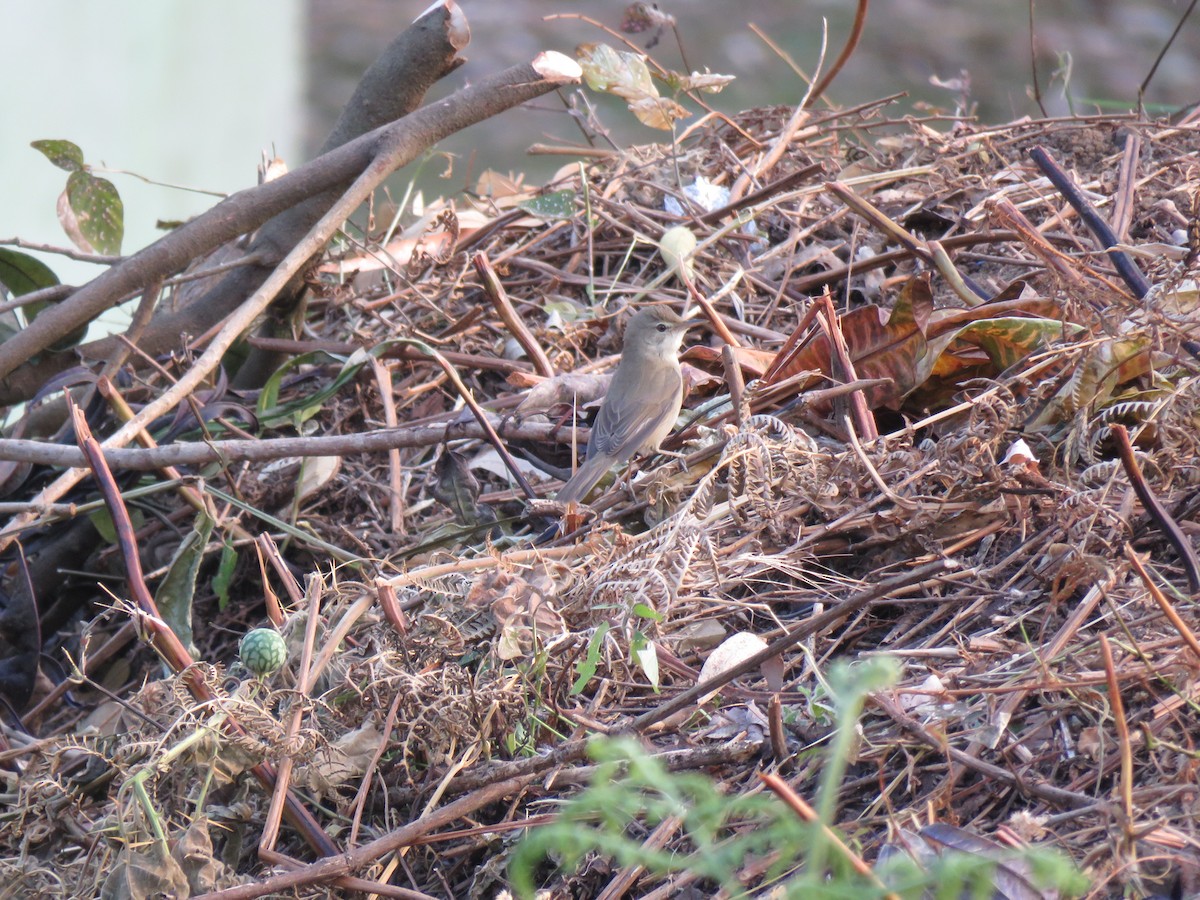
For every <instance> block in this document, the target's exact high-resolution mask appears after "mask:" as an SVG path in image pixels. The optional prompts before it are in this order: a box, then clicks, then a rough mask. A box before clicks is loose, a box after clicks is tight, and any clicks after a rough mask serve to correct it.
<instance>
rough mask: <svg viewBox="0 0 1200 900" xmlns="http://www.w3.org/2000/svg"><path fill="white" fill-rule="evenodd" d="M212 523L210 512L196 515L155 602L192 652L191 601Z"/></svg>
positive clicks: (169, 624) (159, 587)
mask: <svg viewBox="0 0 1200 900" xmlns="http://www.w3.org/2000/svg"><path fill="white" fill-rule="evenodd" d="M213 524H214V522H213V519H212V517H210V516H209V515H208V514H207V513H203V512H201V513H197V514H196V521H195V524H193V526H192V530H191V532H189V533H188V535H187V537H185V538H184V539H183V541H181V542H180V544H179V549H178V550H176V551H175V557H174V559H172V560H171V565H170V566H169V567H168V568H167V574H166V575H165V576H164V577H163V580H162V584H160V585H159V586H158V590H157V591H156V592H155V594H154V602H155V604H156V605H157V606H158V611H159V612H160V613H161V614H162V617H163V621H165V622H166V623H167V625H168V626H170V628H171V630H172V631H173V632H175V636H176V637H177V638H179V640H180V641H181V642H182V643H183V645H184V646H185V647H187V648H189V650H190V649H191V647H192V601H193V600H194V599H195V596H196V573H197V572H199V570H200V563H201V561H203V559H204V548H205V547H206V546H207V545H208V539H209V537H210V536H211V535H212V530H213Z"/></svg>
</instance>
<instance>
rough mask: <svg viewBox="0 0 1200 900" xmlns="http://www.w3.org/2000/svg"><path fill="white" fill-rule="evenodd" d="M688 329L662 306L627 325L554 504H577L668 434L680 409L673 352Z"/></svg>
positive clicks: (678, 376) (680, 381)
mask: <svg viewBox="0 0 1200 900" xmlns="http://www.w3.org/2000/svg"><path fill="white" fill-rule="evenodd" d="M692 324H693V323H691V322H689V321H688V320H686V319H682V318H680V317H679V316H678V315H676V314H675V313H674V312H672V311H671V310H669V309H667V308H666V307H663V306H650V307H647V308H646V309H643V310H640V311H639V312H638V313H637V314H635V315H634V317H633V318H632V319H630V320H629V324H628V325H627V326H626V327H625V343H624V346H623V348H622V350H621V361H620V362H619V363H617V371H616V374H615V375H613V379H612V384H611V385H609V388H608V394H607V395H606V396H605V398H604V402H603V403H602V404H601V406H600V413H599V414H598V415H597V416H596V423H595V425H593V426H592V437H591V440H590V441H588V450H587V459H586V460H585V461H584V463H583V465H581V466H580V467H579V469H578V470H577V471H576V472H575V474H574V475H572V476H571V479H570V480H569V481H568V482H567V483H566V484H564V485H563V486H562V488H561V489H560V490H559V492H558V496H557V498H556V499H557V500H558V501H559V502H560V503H568V502H570V501H572V500H575V501H582V500H583V498H584V497H586V496H587V495H588V492H589V491H590V490H591V489H592V488H593V487H595V485H596V482H597V481H599V480H600V479H601V478H603V477H604V473H605V472H607V471H608V470H609V469H611V468H612V467H613V466H614V465H616V464H617V463H623V462H626V461H627V460H629V459H630V458H631V457H632V456H634V455H635V454H638V453H652V452H654V451H656V450H657V449H658V445H659V444H661V443H662V441H663V439H664V438H665V437H666V436H667V435H668V434H670V433H671V429H672V428H673V427H674V425H675V420H676V419H677V418H678V417H679V410H680V408H681V407H682V406H683V375H682V373H681V372H680V371H679V347H680V345H681V344H682V343H683V334H684V332H685V331H687V330H688V328H690V327H691V325H692Z"/></svg>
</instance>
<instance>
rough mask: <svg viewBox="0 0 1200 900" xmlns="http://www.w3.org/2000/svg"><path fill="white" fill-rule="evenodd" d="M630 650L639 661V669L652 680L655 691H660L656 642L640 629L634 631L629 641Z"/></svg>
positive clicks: (634, 659)
mask: <svg viewBox="0 0 1200 900" xmlns="http://www.w3.org/2000/svg"><path fill="white" fill-rule="evenodd" d="M629 652H630V654H631V655H632V656H633V661H634V662H635V663H637V666H638V668H639V669H641V670H642V671H643V672H645V673H646V678H647V679H648V680H649V682H650V686H651V687H653V688H654V693H656V694H657V693H658V683H659V682H658V679H659V674H658V650H657V649H656V648H655V646H654V642H653V641H652V640H650V639H649V638H648V637H646V635H644V634H642V632H640V631H635V632H634V633H633V640H631V641H630V642H629Z"/></svg>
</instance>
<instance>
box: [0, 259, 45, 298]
mask: <svg viewBox="0 0 1200 900" xmlns="http://www.w3.org/2000/svg"><path fill="white" fill-rule="evenodd" d="M58 283H59V282H58V276H57V275H55V274H54V272H53V271H52V270H51V269H50V267H49V266H47V265H46V264H45V263H44V262H42V261H41V260H40V259H34V258H33V257H32V256H30V255H29V254H27V253H18V252H17V251H16V250H9V249H8V248H7V247H0V284H3V285H4V286H5V287H6V288H8V292H9V293H10V294H12V295H13V296H14V297H20V296H23V295H24V294H28V293H31V292H32V291H38V290H41V289H42V288H47V287H54V285H56V284H58Z"/></svg>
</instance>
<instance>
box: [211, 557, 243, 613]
mask: <svg viewBox="0 0 1200 900" xmlns="http://www.w3.org/2000/svg"><path fill="white" fill-rule="evenodd" d="M237 561H238V557H237V550H235V549H234V548H233V544H232V543H230V542H229V541H228V540H226V541H225V543H224V545H223V546H222V547H221V562H220V563H218V565H217V574H216V576H214V578H213V592H214V593H215V594H216V595H217V606H218V608H219V609H222V610H224V609H225V607H226V606H228V605H229V589H230V588H231V587H232V586H233V573H234V572H235V571H236V570H237Z"/></svg>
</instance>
